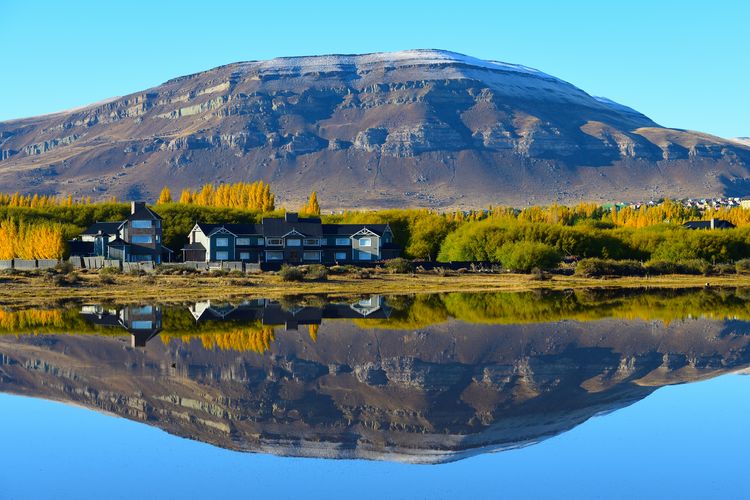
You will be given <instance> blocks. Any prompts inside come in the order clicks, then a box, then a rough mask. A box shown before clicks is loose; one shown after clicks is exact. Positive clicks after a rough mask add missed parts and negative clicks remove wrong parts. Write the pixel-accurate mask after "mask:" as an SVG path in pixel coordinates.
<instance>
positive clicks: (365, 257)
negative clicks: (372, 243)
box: [359, 252, 372, 260]
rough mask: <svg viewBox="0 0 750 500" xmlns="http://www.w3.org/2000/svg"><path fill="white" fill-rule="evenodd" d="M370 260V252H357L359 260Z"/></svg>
mask: <svg viewBox="0 0 750 500" xmlns="http://www.w3.org/2000/svg"><path fill="white" fill-rule="evenodd" d="M370 259H372V254H371V253H370V252H359V260H370Z"/></svg>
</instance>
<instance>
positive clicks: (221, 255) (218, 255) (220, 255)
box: [216, 252, 229, 260]
mask: <svg viewBox="0 0 750 500" xmlns="http://www.w3.org/2000/svg"><path fill="white" fill-rule="evenodd" d="M216 260H229V252H216Z"/></svg>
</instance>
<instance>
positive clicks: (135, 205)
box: [130, 201, 146, 215]
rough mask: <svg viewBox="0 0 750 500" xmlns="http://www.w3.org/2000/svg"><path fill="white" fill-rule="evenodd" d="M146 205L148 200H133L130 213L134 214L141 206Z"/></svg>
mask: <svg viewBox="0 0 750 500" xmlns="http://www.w3.org/2000/svg"><path fill="white" fill-rule="evenodd" d="M145 206H146V202H143V201H131V202H130V215H133V214H134V213H135V212H136V210H138V209H140V208H144V207H145Z"/></svg>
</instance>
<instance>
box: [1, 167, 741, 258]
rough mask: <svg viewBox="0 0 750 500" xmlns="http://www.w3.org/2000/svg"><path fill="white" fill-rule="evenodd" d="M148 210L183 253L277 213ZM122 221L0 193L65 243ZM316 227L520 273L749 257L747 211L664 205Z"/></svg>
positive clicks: (384, 216) (240, 187)
mask: <svg viewBox="0 0 750 500" xmlns="http://www.w3.org/2000/svg"><path fill="white" fill-rule="evenodd" d="M35 199H36V200H37V201H36V202H35V201H34V200H35ZM42 200H43V201H42ZM52 200H55V201H52ZM318 203H319V202H318V199H317V196H316V193H312V194H311V196H310V199H308V201H307V203H306V204H305V205H304V206H303V207H299V208H294V209H295V210H298V211H300V212H304V213H307V214H316V213H318V212H319V211H320V206H319V204H318ZM155 208H156V211H157V212H158V213H159V214H160V215H161V216H162V218H163V219H164V220H163V231H164V240H163V241H164V244H165V245H166V246H168V247H170V248H172V249H173V250H179V249H180V248H182V247H183V245H184V244H185V242H186V240H187V235H188V233H189V232H190V230H191V229H192V227H193V225H194V224H195V222H196V221H202V222H207V223H221V222H224V223H255V222H260V220H261V218H262V217H264V216H270V215H281V214H282V213H283V212H284V210H275V195H274V193H273V192H272V191H271V189H270V186H269V185H268V184H264V183H263V182H260V181H258V182H254V183H236V184H221V185H218V186H213V185H206V186H203V187H202V188H200V189H198V190H195V191H191V190H184V191H183V193H182V195H181V196H180V199H179V200H178V201H177V202H174V201H173V200H172V196H171V192H170V191H169V188H165V190H163V191H162V194H161V196H160V202H159V203H158V204H157V206H156V207H155ZM128 213H129V205H128V204H126V203H117V202H100V203H90V202H89V201H88V200H78V201H75V200H73V199H72V198H66V199H64V200H59V201H58V200H57V199H56V198H50V197H46V198H44V197H40V196H38V195H19V194H13V195H2V194H0V221H13V223H15V224H21V223H23V224H27V225H29V227H31V226H33V225H36V224H39V223H44V224H54V225H55V227H58V228H59V231H60V232H61V233H62V236H63V237H64V238H65V239H70V238H73V237H75V236H76V235H78V234H80V232H81V231H82V230H83V229H84V228H86V227H87V226H89V225H91V224H92V223H94V222H97V221H110V220H122V219H124V218H125V217H127V215H128ZM711 217H716V218H720V219H724V220H728V221H730V222H732V223H733V224H735V225H736V226H737V228H735V229H726V230H714V231H707V230H695V231H691V230H688V229H685V228H684V227H682V224H683V223H684V222H686V221H690V220H706V219H709V218H711ZM322 219H323V222H327V223H385V222H387V223H389V224H390V225H391V228H392V229H393V231H394V235H395V240H396V243H398V244H399V245H401V246H402V248H403V249H404V256H405V257H408V258H413V259H424V260H438V261H444V262H447V261H489V262H493V263H497V264H500V265H502V266H503V267H506V268H508V269H515V270H519V271H528V270H531V269H533V268H537V267H538V268H552V267H555V266H556V265H557V264H558V263H559V262H561V261H562V260H563V259H565V258H578V259H583V258H591V257H596V258H602V259H615V260H626V259H627V260H637V261H658V262H672V263H678V262H683V261H696V260H700V261H706V262H710V263H712V264H713V263H725V262H735V261H737V260H741V259H745V258H748V257H750V210H745V209H742V208H738V207H733V208H720V209H719V210H711V211H705V212H701V211H699V210H698V209H697V208H694V207H685V206H683V205H682V204H680V203H677V202H673V201H671V200H665V201H664V202H663V203H661V204H659V205H655V206H648V205H644V206H641V207H640V208H638V209H635V208H630V207H624V208H620V209H617V210H616V209H614V208H607V207H603V206H600V205H596V204H591V203H581V204H579V205H576V206H571V207H569V206H562V205H551V206H547V207H528V208H524V209H514V208H505V207H489V208H488V209H484V210H474V211H460V212H445V213H439V212H435V211H430V210H426V209H404V210H396V209H393V210H379V211H348V212H344V213H341V214H336V215H322Z"/></svg>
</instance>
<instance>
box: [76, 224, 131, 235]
mask: <svg viewBox="0 0 750 500" xmlns="http://www.w3.org/2000/svg"><path fill="white" fill-rule="evenodd" d="M120 226H122V221H120V222H95V223H94V224H91V225H90V226H89V227H88V228H87V229H86V230H85V231H84V232H83V233H81V234H86V235H89V234H91V235H93V234H99V231H101V232H102V233H104V234H107V235H109V236H113V235H115V234H117V231H118V230H119V229H120Z"/></svg>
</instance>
